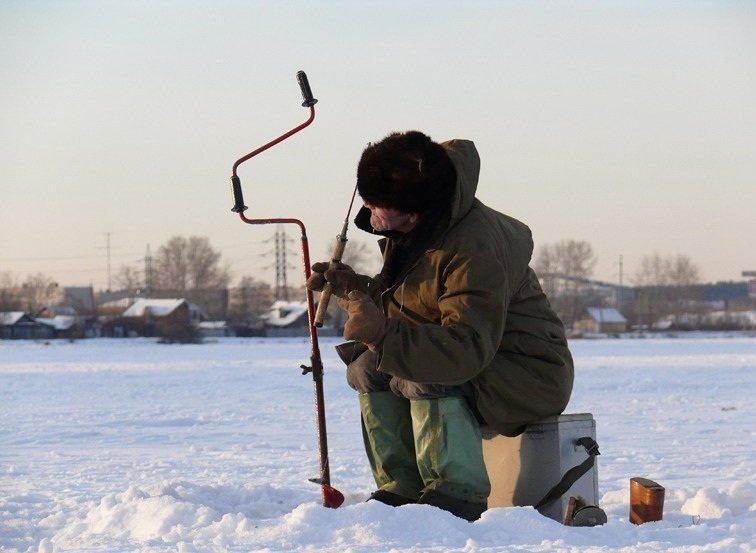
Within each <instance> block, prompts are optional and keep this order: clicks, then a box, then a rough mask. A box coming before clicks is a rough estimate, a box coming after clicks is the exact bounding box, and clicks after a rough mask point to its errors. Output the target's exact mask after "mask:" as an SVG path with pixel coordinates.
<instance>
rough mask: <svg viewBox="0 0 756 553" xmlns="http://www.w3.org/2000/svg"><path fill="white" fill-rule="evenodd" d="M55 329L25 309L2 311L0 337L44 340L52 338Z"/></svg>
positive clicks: (5, 338)
mask: <svg viewBox="0 0 756 553" xmlns="http://www.w3.org/2000/svg"><path fill="white" fill-rule="evenodd" d="M54 333H55V332H54V329H53V327H52V326H50V325H46V324H43V323H41V322H38V321H36V320H35V319H34V318H32V317H31V316H29V315H27V314H26V313H24V312H23V311H3V312H0V339H3V340H42V339H48V338H52V337H53V335H54Z"/></svg>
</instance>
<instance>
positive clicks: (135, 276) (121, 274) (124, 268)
mask: <svg viewBox="0 0 756 553" xmlns="http://www.w3.org/2000/svg"><path fill="white" fill-rule="evenodd" d="M140 273H141V271H140V270H139V269H137V268H136V267H134V266H132V265H121V267H120V269H118V272H117V273H116V274H115V277H114V280H115V283H116V286H118V287H119V288H120V289H121V290H130V291H132V292H133V291H136V290H140V289H141V288H142V277H141V276H140Z"/></svg>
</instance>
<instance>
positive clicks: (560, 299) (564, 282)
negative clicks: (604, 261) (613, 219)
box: [534, 240, 596, 327]
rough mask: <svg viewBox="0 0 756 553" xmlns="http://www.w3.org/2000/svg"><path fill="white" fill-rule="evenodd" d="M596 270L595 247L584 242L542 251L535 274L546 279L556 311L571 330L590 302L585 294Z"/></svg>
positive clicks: (546, 288) (544, 280)
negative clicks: (586, 304)
mask: <svg viewBox="0 0 756 553" xmlns="http://www.w3.org/2000/svg"><path fill="white" fill-rule="evenodd" d="M595 266H596V256H595V254H594V253H593V247H592V246H591V245H590V244H589V243H588V242H585V241H582V240H562V241H561V242H557V243H556V244H550V245H549V244H546V245H544V246H542V247H541V248H540V250H539V253H538V256H537V257H536V261H535V263H534V268H535V271H536V273H537V274H538V275H539V276H540V277H541V278H542V279H543V287H544V291H545V292H546V294H547V295H548V296H549V298H550V300H551V302H552V304H553V306H554V309H555V310H556V311H557V313H558V314H559V316H560V317H561V318H562V320H563V321H564V322H565V324H566V325H567V326H568V327H571V326H572V324H573V323H574V321H575V320H576V319H577V317H578V316H579V314H580V312H581V311H582V309H583V308H584V307H585V305H584V303H585V301H588V299H589V298H588V297H586V296H585V294H584V288H585V286H584V281H585V280H587V279H589V278H590V277H591V276H592V275H593V269H594V267H595ZM591 301H592V300H591Z"/></svg>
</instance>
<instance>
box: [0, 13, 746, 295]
mask: <svg viewBox="0 0 756 553" xmlns="http://www.w3.org/2000/svg"><path fill="white" fill-rule="evenodd" d="M299 70H304V71H306V72H307V75H308V76H309V79H310V84H311V86H312V89H313V92H314V95H315V97H316V98H318V100H319V103H318V104H317V105H316V117H315V121H314V123H313V124H312V125H311V126H310V127H308V128H307V129H305V130H303V131H302V132H301V133H299V134H297V135H295V136H294V137H292V138H290V139H289V140H287V141H285V142H283V143H282V144H280V145H278V146H276V147H274V148H273V149H271V150H269V151H267V152H265V153H263V154H261V155H260V156H258V157H256V158H254V159H252V160H250V161H249V162H247V163H245V164H244V165H242V166H241V167H240V170H239V176H240V177H241V179H242V184H243V188H244V195H245V201H246V203H247V205H248V206H250V209H249V210H248V211H247V216H248V217H252V218H255V217H266V218H267V217H293V218H299V219H301V220H302V221H303V222H304V224H305V225H306V226H307V231H308V236H309V243H310V249H311V255H312V257H313V260H317V259H322V258H325V257H327V255H328V252H329V251H330V248H331V246H332V242H333V239H334V237H335V235H336V234H337V233H338V232H339V230H340V229H341V224H342V221H343V219H344V214H345V212H346V208H347V204H348V202H349V198H350V194H351V191H352V188H353V186H354V176H355V169H356V165H357V161H358V159H359V156H360V153H361V152H362V149H363V148H364V147H365V145H366V144H367V143H368V142H371V141H377V140H379V139H381V138H383V137H384V136H385V135H387V134H388V133H390V132H392V131H402V130H409V129H417V130H421V131H424V132H426V133H427V134H429V135H430V136H431V137H432V138H433V139H434V140H437V141H442V140H447V139H450V138H467V139H471V140H473V141H474V142H475V143H476V145H477V147H478V150H479V152H480V155H481V163H482V171H481V180H480V183H479V187H478V197H479V198H480V199H481V200H482V201H484V202H485V203H487V204H489V205H490V206H491V207H494V208H496V209H498V210H500V211H503V212H505V213H507V214H509V215H512V216H514V217H516V218H518V219H520V220H522V221H524V222H525V223H527V224H528V225H529V226H530V228H531V229H532V231H533V236H534V240H535V243H536V253H537V251H538V246H539V245H545V244H553V243H555V242H558V241H561V240H570V239H572V240H585V241H587V242H589V243H590V244H591V245H592V246H593V249H594V252H595V253H596V255H597V257H598V264H597V266H596V271H595V273H594V277H595V278H597V279H601V280H607V281H612V282H617V281H618V280H619V277H620V271H619V266H620V263H619V260H620V258H622V260H623V264H622V265H623V281H624V282H625V283H626V284H627V283H631V281H632V279H633V274H634V273H635V272H636V271H637V270H638V268H639V266H640V260H641V259H642V257H643V256H646V255H652V254H654V253H658V254H660V255H663V256H667V255H677V254H684V255H687V256H689V257H690V258H691V259H692V260H693V261H694V262H695V263H697V264H698V265H699V267H700V268H701V272H702V276H703V277H704V279H705V281H712V282H713V281H717V280H742V277H741V271H743V270H749V269H756V246H755V245H754V243H755V238H756V2H754V1H741V2H735V1H727V0H716V1H715V0H712V1H710V2H697V1H695V2H694V1H687V2H686V1H675V2H673V1H663V0H661V1H648V2H644V1H629V0H628V1H626V2H613V1H595V2H588V1H586V2H580V1H577V2H547V1H533V2H525V1H522V2H510V1H501V2H492V1H489V2H486V1H477V2H469V1H463V0H458V1H439V0H432V1H412V0H402V1H396V2H375V1H370V2H368V1H356V0H342V1H329V2H325V1H323V2H314V1H312V2H304V1H302V2H288V1H275V2H274V1H271V2H255V1H247V2H243V1H238V2H231V1H225V0H208V1H204V2H200V1H191V0H183V1H181V0H176V1H165V0H146V1H128V2H127V1H103V0H99V1H86V2H84V1H65V0H57V1H52V0H50V1H30V0H2V2H0V221H2V230H1V231H0V272H5V271H10V272H12V273H13V274H14V275H15V276H16V277H17V278H18V279H19V280H22V279H23V278H25V277H26V275H28V274H30V273H38V272H41V273H44V274H46V275H48V276H50V277H52V278H53V279H55V280H56V281H57V282H58V283H60V284H61V285H82V286H83V285H88V284H92V285H94V286H95V288H97V289H102V288H105V287H107V284H108V266H107V249H106V244H107V236H108V234H107V233H110V234H109V237H110V246H111V248H110V253H111V276H114V275H115V273H116V272H117V270H118V268H119V267H120V266H121V265H135V264H138V263H140V261H139V260H140V259H141V258H143V257H144V255H145V252H146V249H147V246H148V245H149V246H150V247H151V250H152V253H153V254H154V253H156V251H157V249H158V248H159V246H160V245H162V244H164V243H165V242H166V241H167V240H168V239H169V238H170V237H172V236H176V235H182V236H190V235H199V236H207V237H208V238H209V239H210V242H211V244H212V245H213V246H214V247H216V248H217V249H219V250H220V251H222V253H223V259H224V260H225V261H227V262H229V263H230V264H231V268H232V270H233V272H234V275H235V278H234V281H235V282H236V281H237V280H238V278H239V277H241V276H243V275H250V276H254V277H257V278H259V279H263V280H267V281H269V282H271V283H272V282H273V280H274V273H273V270H272V269H271V268H267V269H264V268H263V267H266V266H270V265H271V264H272V263H273V256H272V253H271V255H268V256H267V257H266V256H261V255H260V254H262V253H264V252H266V251H269V252H272V248H273V244H272V242H266V240H269V239H270V238H271V237H272V236H273V234H274V233H275V231H276V227H275V226H250V225H245V224H243V223H242V222H241V221H240V220H239V219H238V217H237V216H236V215H235V214H233V213H231V211H230V208H231V206H232V201H231V195H230V190H229V178H230V176H231V167H232V165H233V163H234V161H235V160H236V159H238V158H239V157H241V156H242V155H244V154H246V153H247V152H249V151H251V150H253V149H255V148H257V147H258V146H260V145H262V144H264V143H266V142H268V141H269V140H271V139H273V138H275V137H277V136H278V135H280V134H282V133H283V132H285V131H288V130H289V129H290V128H292V127H294V126H296V125H298V124H299V123H301V122H303V121H304V120H305V119H306V118H307V116H308V113H309V112H308V110H307V109H305V108H303V107H301V102H302V99H301V95H300V91H299V87H298V85H297V82H296V78H295V75H296V73H297V71H299ZM287 232H288V234H289V236H291V237H292V238H296V239H298V237H299V234H298V231H297V230H296V228H295V227H289V228H288V229H287ZM349 238H350V239H352V240H355V241H362V242H372V241H373V239H372V238H370V237H369V236H367V235H365V234H364V233H362V232H361V231H359V230H356V229H354V228H352V229H351V230H350V234H349ZM347 247H349V246H347ZM292 248H293V249H294V250H295V251H296V250H297V248H298V240H297V241H296V242H294V243H293V244H292ZM290 259H291V260H292V262H294V263H295V265H296V268H294V269H291V270H290V272H289V282H290V283H291V284H296V283H300V282H301V273H302V268H301V263H299V258H298V254H295V255H293V256H290Z"/></svg>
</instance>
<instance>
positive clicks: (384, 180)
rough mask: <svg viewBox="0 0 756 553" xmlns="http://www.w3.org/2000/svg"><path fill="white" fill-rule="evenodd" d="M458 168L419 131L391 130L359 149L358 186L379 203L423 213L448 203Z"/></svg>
mask: <svg viewBox="0 0 756 553" xmlns="http://www.w3.org/2000/svg"><path fill="white" fill-rule="evenodd" d="M456 182H457V172H456V170H455V169H454V165H453V164H452V161H451V159H450V158H449V156H448V155H447V154H446V151H445V150H444V148H443V147H442V146H441V145H439V144H437V143H436V142H433V141H432V140H431V139H430V137H428V136H426V135H424V134H423V133H421V132H418V131H408V132H405V133H392V134H390V135H388V136H387V137H386V138H384V139H383V140H381V141H380V142H377V143H375V144H370V145H368V147H367V148H366V149H365V151H364V152H362V157H361V158H360V163H359V164H358V166H357V190H358V191H359V193H360V196H361V197H362V199H363V200H364V201H366V202H368V203H371V204H374V205H376V206H378V207H387V208H392V209H397V210H399V211H402V212H404V213H426V212H428V211H430V210H431V209H433V208H434V207H436V206H438V205H440V204H442V203H448V201H449V199H450V197H451V195H452V192H453V190H454V186H455V184H456Z"/></svg>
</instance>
